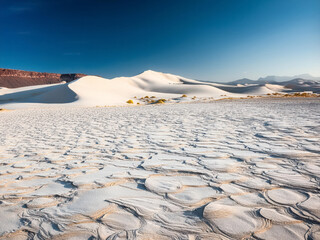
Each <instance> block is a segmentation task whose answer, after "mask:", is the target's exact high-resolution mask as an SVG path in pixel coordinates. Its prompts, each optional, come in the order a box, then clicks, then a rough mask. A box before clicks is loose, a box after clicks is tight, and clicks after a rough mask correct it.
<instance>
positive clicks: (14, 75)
mask: <svg viewBox="0 0 320 240" xmlns="http://www.w3.org/2000/svg"><path fill="white" fill-rule="evenodd" d="M84 76H86V75H85V74H78V73H71V74H58V73H40V72H30V71H22V70H13V69H5V68H0V87H6V88H17V87H25V86H32V85H41V84H52V83H60V82H62V81H66V82H71V81H73V80H75V79H78V78H81V77H84Z"/></svg>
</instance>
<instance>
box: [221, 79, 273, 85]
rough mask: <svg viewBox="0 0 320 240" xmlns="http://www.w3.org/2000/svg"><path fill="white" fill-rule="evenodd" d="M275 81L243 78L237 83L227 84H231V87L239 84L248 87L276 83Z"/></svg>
mask: <svg viewBox="0 0 320 240" xmlns="http://www.w3.org/2000/svg"><path fill="white" fill-rule="evenodd" d="M274 82H275V81H274V80H263V79H261V80H260V78H259V80H251V79H248V78H242V79H239V80H236V81H232V82H228V83H227V84H231V85H237V84H241V85H246V84H266V83H274Z"/></svg>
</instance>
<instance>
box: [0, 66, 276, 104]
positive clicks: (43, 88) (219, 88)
mask: <svg viewBox="0 0 320 240" xmlns="http://www.w3.org/2000/svg"><path fill="white" fill-rule="evenodd" d="M273 92H274V91H273V90H270V89H269V88H267V87H266V86H247V87H246V86H244V87H236V86H230V85H223V84H214V83H207V82H200V81H196V80H192V79H187V78H184V77H181V76H176V75H172V74H165V73H160V72H155V71H151V70H148V71H145V72H143V73H141V74H139V75H137V76H134V77H119V78H114V79H105V78H101V77H96V76H86V77H82V78H80V79H78V80H75V81H73V82H70V83H61V84H52V85H40V86H31V87H22V88H15V89H8V88H0V108H7V109H17V108H32V107H38V106H42V107H43V106H45V107H49V106H57V105H61V104H63V105H64V106H125V105H128V104H127V101H128V100H130V99H131V100H133V103H134V104H137V103H139V104H145V101H143V100H140V98H142V97H145V96H149V97H151V96H155V97H156V98H154V100H157V99H166V100H169V102H171V103H174V102H191V101H194V99H192V97H194V96H196V97H197V99H206V98H212V99H219V98H225V97H243V96H247V95H248V94H250V95H256V96H257V95H261V94H267V93H273ZM184 94H185V95H187V97H181V96H182V95H184Z"/></svg>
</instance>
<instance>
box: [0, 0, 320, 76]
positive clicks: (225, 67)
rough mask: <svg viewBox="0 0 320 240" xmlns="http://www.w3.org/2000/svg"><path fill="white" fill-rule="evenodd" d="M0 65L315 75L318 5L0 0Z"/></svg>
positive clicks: (278, 0)
mask: <svg viewBox="0 0 320 240" xmlns="http://www.w3.org/2000/svg"><path fill="white" fill-rule="evenodd" d="M0 4H1V8H0V22H1V33H0V67H2V68H13V69H22V70H31V71H45V72H58V73H69V72H77V73H86V74H95V75H100V76H103V77H107V78H111V77H116V76H133V75H136V74H138V73H140V72H142V71H144V70H147V69H153V70H156V71H161V72H170V73H173V74H179V75H182V76H185V77H190V78H194V79H203V80H212V81H229V80H235V79H239V78H243V77H247V78H253V79H256V78H258V77H261V76H266V75H296V74H302V73H310V74H312V75H315V76H320V1H319V0H158V1H154V0H105V1H103V0H90V1H85V0H77V1H76V0H63V1H59V0H55V1H54V0H52V1H50V0H48V1H42V0H0Z"/></svg>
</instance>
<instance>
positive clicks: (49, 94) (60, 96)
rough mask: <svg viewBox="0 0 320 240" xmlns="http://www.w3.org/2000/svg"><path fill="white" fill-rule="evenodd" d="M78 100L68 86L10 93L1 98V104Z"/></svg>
mask: <svg viewBox="0 0 320 240" xmlns="http://www.w3.org/2000/svg"><path fill="white" fill-rule="evenodd" d="M77 99H78V95H77V94H76V93H75V92H74V91H72V90H71V89H70V88H69V86H68V84H63V85H58V86H48V87H43V88H38V89H31V90H25V91H19V92H15V93H8V94H4V95H2V96H0V103H1V104H6V103H48V104H50V103H51V104H55V103H71V102H74V101H76V100H77Z"/></svg>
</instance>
